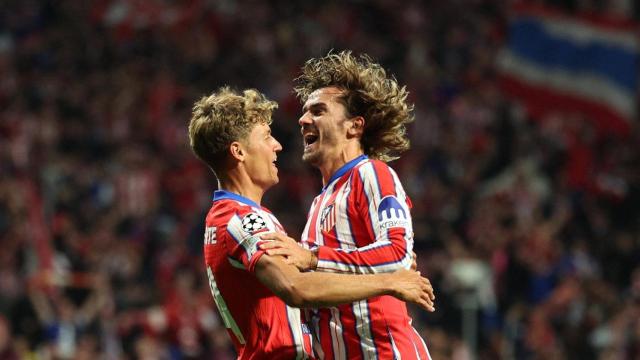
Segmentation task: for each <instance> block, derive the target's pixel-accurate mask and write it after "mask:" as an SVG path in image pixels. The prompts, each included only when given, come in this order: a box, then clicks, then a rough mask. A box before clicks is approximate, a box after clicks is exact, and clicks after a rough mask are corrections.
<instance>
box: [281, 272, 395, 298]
mask: <svg viewBox="0 0 640 360" xmlns="http://www.w3.org/2000/svg"><path fill="white" fill-rule="evenodd" d="M292 289H293V291H294V293H295V294H296V295H295V297H296V300H297V301H296V304H295V306H297V307H328V306H337V305H341V304H346V303H351V302H354V301H359V300H363V299H367V298H370V297H375V296H381V295H392V294H393V289H394V288H393V284H392V282H391V277H390V276H389V275H388V274H380V275H339V274H329V273H320V272H313V273H300V274H298V275H296V277H295V278H294V279H292Z"/></svg>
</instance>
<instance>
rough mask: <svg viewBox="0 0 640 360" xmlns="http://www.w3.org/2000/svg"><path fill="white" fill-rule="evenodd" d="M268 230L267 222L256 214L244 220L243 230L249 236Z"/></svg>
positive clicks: (249, 215)
mask: <svg viewBox="0 0 640 360" xmlns="http://www.w3.org/2000/svg"><path fill="white" fill-rule="evenodd" d="M266 229H267V222H266V221H265V220H264V219H263V218H262V216H260V215H258V214H256V213H250V214H247V215H245V216H244V217H243V218H242V230H244V231H246V232H248V233H249V234H255V233H257V232H261V231H264V230H266Z"/></svg>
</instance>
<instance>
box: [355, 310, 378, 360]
mask: <svg viewBox="0 0 640 360" xmlns="http://www.w3.org/2000/svg"><path fill="white" fill-rule="evenodd" d="M351 307H352V309H353V314H354V315H355V320H356V333H357V334H358V337H360V349H362V354H363V359H365V360H376V359H378V354H377V349H376V344H375V343H374V342H373V335H372V334H371V318H370V316H369V306H368V304H367V300H362V301H357V302H354V303H353V304H352V306H351Z"/></svg>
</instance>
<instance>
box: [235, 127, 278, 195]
mask: <svg viewBox="0 0 640 360" xmlns="http://www.w3.org/2000/svg"><path fill="white" fill-rule="evenodd" d="M243 142H244V143H245V146H244V149H245V161H244V164H245V167H246V170H247V173H248V174H249V176H250V177H251V178H252V180H253V183H254V184H256V185H259V186H260V187H261V188H263V189H268V188H270V187H271V186H273V185H275V184H277V183H278V168H277V167H276V164H275V161H276V158H277V156H278V155H277V153H278V152H280V151H281V150H282V146H281V145H280V143H279V142H278V140H276V139H275V138H274V137H273V136H271V128H269V125H267V124H257V125H255V126H254V127H253V129H252V130H251V132H250V133H249V136H248V137H247V139H246V141H243Z"/></svg>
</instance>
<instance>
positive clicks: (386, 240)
mask: <svg viewBox="0 0 640 360" xmlns="http://www.w3.org/2000/svg"><path fill="white" fill-rule="evenodd" d="M351 181H352V184H351V186H352V196H353V197H354V198H353V206H354V207H355V211H356V213H357V216H359V217H361V220H362V222H363V223H364V224H365V226H366V227H368V230H367V231H363V232H361V234H368V235H367V236H368V237H369V238H368V239H364V240H365V241H359V243H366V244H368V245H366V246H363V247H359V248H357V249H348V250H345V249H335V248H331V247H327V246H318V247H317V248H316V251H317V257H318V266H317V270H318V271H329V272H347V273H355V274H373V273H382V272H393V271H396V270H398V269H402V268H404V269H409V268H411V264H412V262H413V260H412V255H411V253H412V250H413V226H412V223H411V213H410V208H411V201H410V200H409V197H408V196H407V194H406V193H405V191H404V189H403V188H402V185H401V184H400V180H399V179H398V176H397V174H396V173H395V172H394V171H393V169H391V168H390V167H389V166H388V165H387V164H385V163H383V162H381V161H377V160H373V161H370V162H368V163H365V164H363V165H362V166H360V167H359V168H358V169H357V173H355V174H354V176H353V178H352V180H351ZM359 240H362V239H359Z"/></svg>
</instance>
